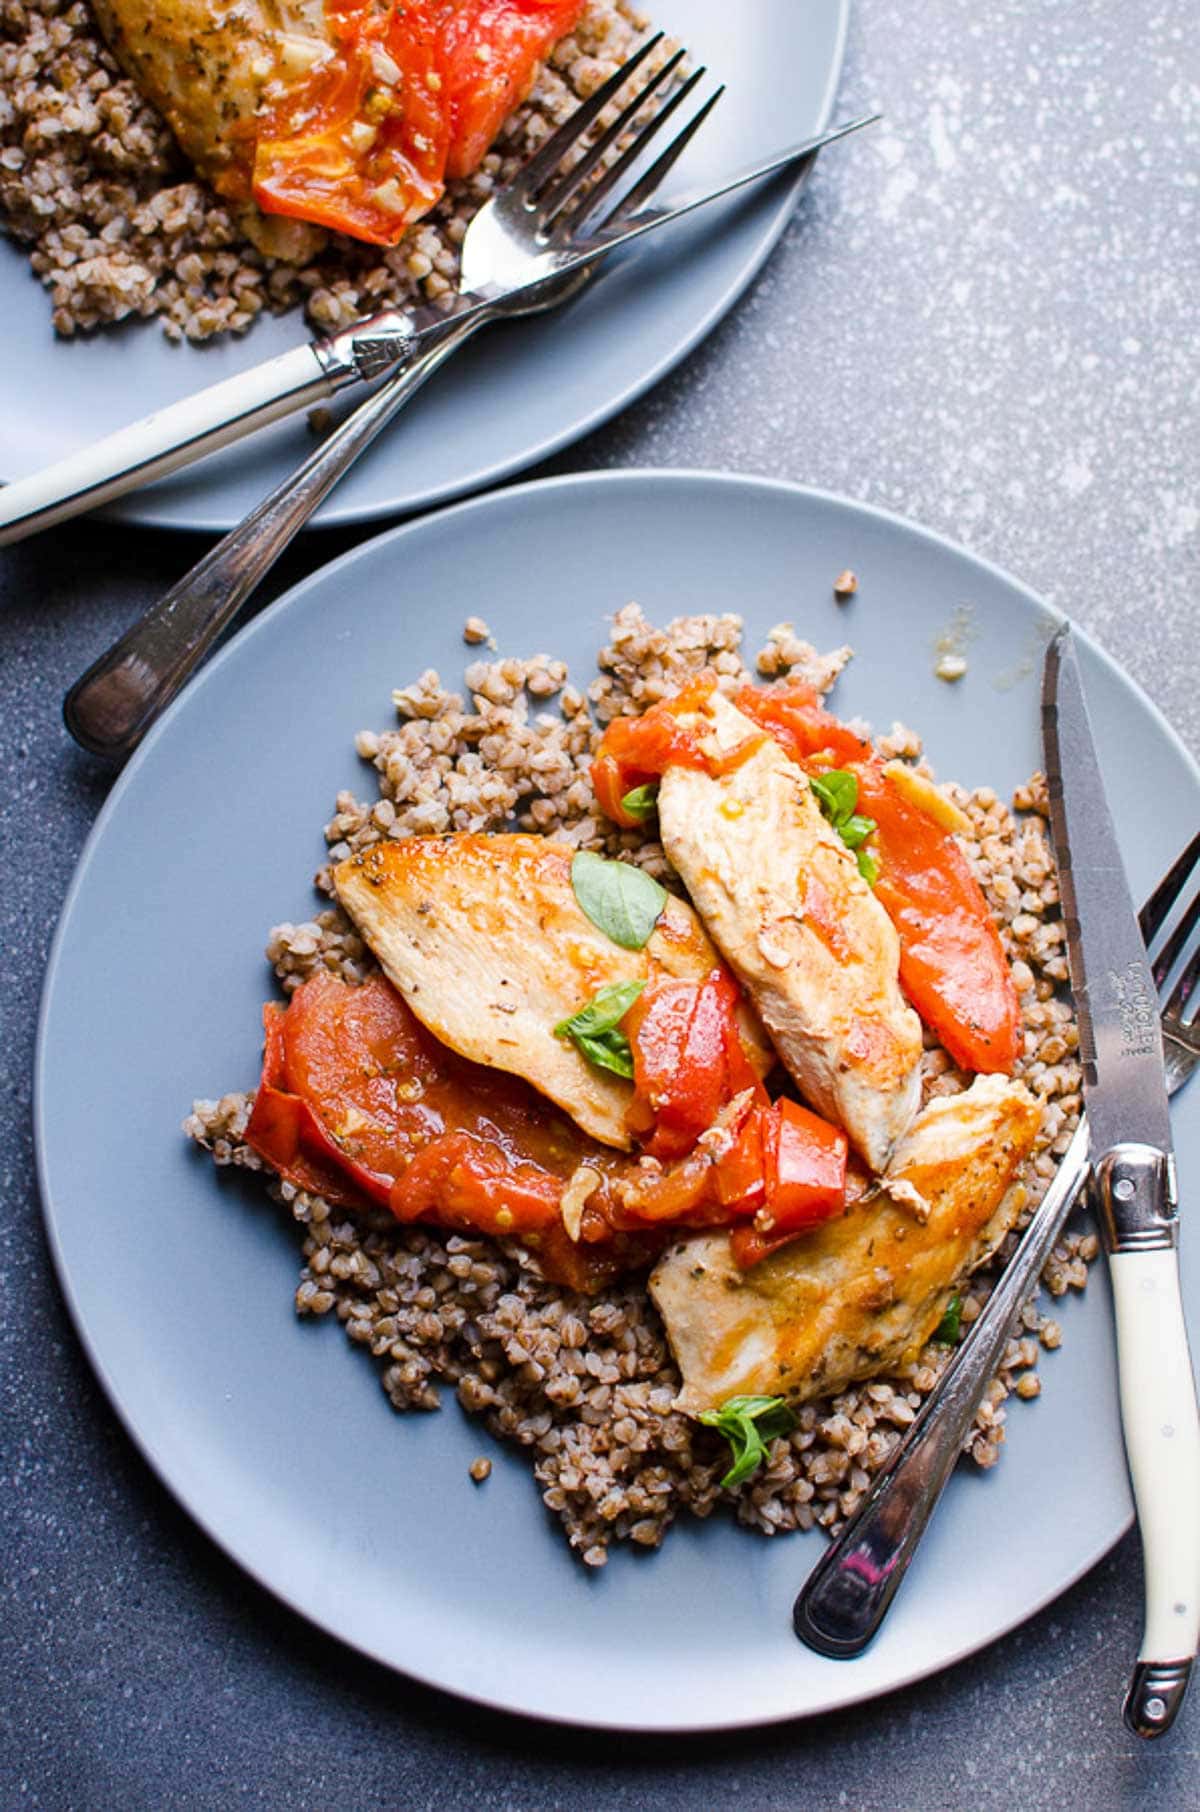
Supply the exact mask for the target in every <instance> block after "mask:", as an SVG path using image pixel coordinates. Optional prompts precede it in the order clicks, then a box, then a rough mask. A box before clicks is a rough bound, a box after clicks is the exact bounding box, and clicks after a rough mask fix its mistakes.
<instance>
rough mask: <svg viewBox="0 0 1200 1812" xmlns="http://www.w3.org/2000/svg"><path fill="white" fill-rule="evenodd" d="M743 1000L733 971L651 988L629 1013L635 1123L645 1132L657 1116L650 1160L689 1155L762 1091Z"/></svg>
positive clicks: (664, 982)
mask: <svg viewBox="0 0 1200 1812" xmlns="http://www.w3.org/2000/svg"><path fill="white" fill-rule="evenodd" d="M740 998H741V995H740V992H739V990H738V986H737V983H736V982H735V981H734V979H733V977H732V976H731V975H730V974H729V971H728V970H727V969H714V970H713V972H712V974H711V975H709V976H707V977H706V978H705V980H704V981H702V982H700V983H696V982H691V981H675V980H671V979H665V978H664V979H661V980H659V981H655V982H652V983H651V984H650V986H649V987H647V988H646V989H645V990H644V991H643V993H642V994H641V995H640V996H639V998H638V999H637V1000H636V1001H635V1002H634V1005H633V1006H632V1008H631V1009H630V1011H629V1014H628V1016H627V1018H626V1020H625V1026H626V1029H627V1031H628V1034H629V1042H630V1046H631V1048H632V1051H633V1076H634V1083H635V1086H636V1089H637V1093H636V1096H635V1098H634V1107H633V1117H634V1118H635V1120H636V1122H637V1123H638V1124H639V1125H641V1124H643V1123H644V1118H645V1114H644V1110H645V1109H646V1108H649V1109H651V1110H652V1111H653V1115H654V1130H653V1132H652V1133H651V1134H650V1136H649V1137H646V1135H645V1133H644V1132H643V1133H642V1134H641V1138H642V1143H643V1145H644V1146H645V1149H646V1150H647V1151H648V1152H650V1153H651V1155H652V1156H653V1157H656V1158H675V1157H680V1156H682V1154H683V1153H684V1152H685V1151H690V1150H691V1148H692V1146H693V1145H694V1144H695V1143H696V1140H697V1139H698V1138H699V1137H700V1134H701V1133H702V1132H706V1131H707V1130H708V1128H709V1127H710V1126H711V1125H712V1124H713V1122H714V1121H715V1120H716V1118H717V1115H718V1113H719V1112H720V1110H721V1108H722V1107H723V1106H724V1105H725V1103H726V1102H727V1101H731V1100H732V1099H733V1097H734V1096H735V1095H737V1094H740V1093H741V1092H742V1090H743V1089H744V1088H750V1087H756V1086H757V1078H756V1077H755V1075H754V1071H753V1070H752V1068H751V1067H750V1063H749V1060H748V1059H747V1057H746V1055H745V1052H744V1050H743V1049H742V1045H741V1038H740V1035H739V1033H738V1028H737V1017H736V1015H737V1007H738V1002H739V1000H740Z"/></svg>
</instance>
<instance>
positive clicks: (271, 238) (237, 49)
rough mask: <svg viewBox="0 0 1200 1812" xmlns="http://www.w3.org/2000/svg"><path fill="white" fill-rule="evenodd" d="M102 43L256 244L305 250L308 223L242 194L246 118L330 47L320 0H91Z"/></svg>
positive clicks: (249, 129)
mask: <svg viewBox="0 0 1200 1812" xmlns="http://www.w3.org/2000/svg"><path fill="white" fill-rule="evenodd" d="M95 12H96V17H97V19H98V20H99V22H100V29H101V31H102V32H103V33H104V36H105V38H106V40H107V41H108V45H109V48H110V50H112V52H113V54H114V55H115V56H116V58H117V61H118V62H119V63H120V64H121V65H122V67H123V68H124V69H126V70H127V71H128V72H129V74H130V75H131V76H132V77H133V79H134V81H135V82H136V83H137V85H138V88H139V89H140V90H141V92H142V94H144V95H145V96H146V98H147V100H150V101H152V102H153V103H154V105H155V106H156V107H157V108H158V110H159V112H160V113H161V114H162V115H163V117H164V118H165V120H166V122H167V124H168V125H169V126H170V128H171V130H172V132H173V133H174V134H175V137H176V138H177V139H178V140H179V143H180V146H181V147H182V149H183V150H184V152H185V153H186V155H187V156H188V158H189V159H190V160H191V162H192V163H193V164H194V165H195V167H196V169H197V170H198V171H199V173H200V175H201V176H205V177H207V178H208V180H209V181H210V182H211V183H212V184H213V186H214V188H216V189H217V190H218V191H219V193H220V194H222V195H223V196H225V198H226V199H227V200H230V201H232V202H234V203H235V204H240V205H241V209H242V212H241V213H240V214H239V219H240V222H241V224H242V226H243V227H244V228H245V230H246V231H247V233H248V234H249V236H250V237H251V238H252V239H253V240H254V242H255V244H256V245H258V246H259V248H260V250H262V251H264V252H267V253H269V254H273V255H275V256H278V257H283V258H288V259H294V260H297V261H298V260H300V259H303V258H307V257H310V256H311V255H312V254H313V252H315V251H316V250H317V249H318V248H319V247H320V245H321V244H322V243H323V241H324V234H322V233H321V232H319V231H318V230H317V229H316V228H315V227H312V226H308V225H305V224H303V223H301V222H300V221H296V220H284V219H279V218H269V217H267V216H265V215H262V214H260V213H259V211H258V209H257V208H255V207H254V206H253V204H252V202H251V200H250V184H251V167H252V164H253V158H254V122H255V120H256V118H257V117H258V114H259V112H260V110H261V108H262V107H263V104H264V98H265V97H266V95H267V94H268V93H270V92H275V91H277V90H283V89H286V88H287V87H289V86H290V85H291V84H293V83H295V82H296V81H297V80H298V79H299V78H302V77H303V76H305V75H306V74H308V72H310V71H311V70H313V69H315V68H318V67H319V66H321V65H322V64H324V63H327V62H329V61H330V60H331V59H332V58H333V57H334V56H335V55H336V51H335V48H334V37H333V32H332V28H331V23H330V21H329V20H328V19H327V18H326V14H325V7H324V5H323V3H322V0H95Z"/></svg>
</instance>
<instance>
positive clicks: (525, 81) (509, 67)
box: [440, 0, 585, 176]
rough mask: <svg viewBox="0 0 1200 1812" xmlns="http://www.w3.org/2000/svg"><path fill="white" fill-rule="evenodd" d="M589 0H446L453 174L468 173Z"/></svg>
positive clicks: (444, 48) (443, 53)
mask: <svg viewBox="0 0 1200 1812" xmlns="http://www.w3.org/2000/svg"><path fill="white" fill-rule="evenodd" d="M584 5H585V0H443V4H442V5H441V7H440V15H441V16H440V35H441V44H440V59H441V68H442V74H443V78H444V80H445V84H446V95H447V99H448V102H449V112H450V146H449V152H448V155H447V160H446V174H447V176H467V175H469V174H470V172H471V171H472V170H474V169H476V168H477V167H478V165H479V164H480V162H481V161H482V159H483V156H484V153H485V152H486V151H487V150H488V147H489V146H490V145H491V143H492V140H493V139H494V138H495V136H496V134H497V133H498V132H499V130H500V128H501V126H502V125H503V124H504V122H505V120H506V119H507V118H508V116H509V114H510V113H511V112H512V111H513V109H514V108H515V107H518V106H519V105H520V104H521V102H522V101H523V100H524V99H525V98H526V96H527V95H528V93H529V91H530V89H531V88H532V87H533V84H534V82H535V81H536V79H537V73H538V70H539V68H540V67H541V65H542V63H543V61H544V60H545V58H546V57H547V56H548V55H549V53H550V51H551V50H553V48H554V46H555V45H556V44H557V43H558V40H559V39H560V38H564V37H565V36H566V35H567V33H568V32H569V31H572V30H573V29H574V27H575V26H576V25H577V24H578V22H579V19H580V16H581V14H582V13H583V10H584Z"/></svg>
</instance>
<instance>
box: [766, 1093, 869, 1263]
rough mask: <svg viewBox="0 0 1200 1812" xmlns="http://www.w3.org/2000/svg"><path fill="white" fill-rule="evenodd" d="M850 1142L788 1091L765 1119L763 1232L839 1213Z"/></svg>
mask: <svg viewBox="0 0 1200 1812" xmlns="http://www.w3.org/2000/svg"><path fill="white" fill-rule="evenodd" d="M849 1149H850V1148H849V1143H848V1141H847V1138H846V1135H845V1133H844V1132H842V1130H841V1129H840V1127H837V1126H831V1125H830V1124H829V1122H828V1120H822V1119H820V1118H819V1117H818V1116H817V1115H816V1114H813V1113H810V1112H809V1110H808V1108H806V1107H801V1106H800V1105H799V1103H798V1102H796V1101H791V1100H789V1099H788V1098H787V1097H786V1096H784V1097H782V1098H781V1099H780V1100H778V1101H776V1102H775V1104H774V1106H773V1107H772V1108H771V1110H770V1112H769V1113H768V1114H766V1115H764V1119H763V1174H764V1182H765V1187H766V1206H765V1207H764V1209H763V1210H762V1212H761V1213H760V1214H759V1215H757V1216H756V1217H755V1224H756V1226H757V1227H758V1230H759V1232H760V1233H764V1234H771V1235H772V1236H774V1235H776V1234H781V1233H808V1232H810V1231H811V1230H812V1228H814V1227H819V1226H820V1225H821V1223H822V1222H823V1221H827V1220H830V1219H831V1218H832V1217H833V1216H834V1215H835V1214H840V1213H841V1212H842V1209H843V1208H844V1206H845V1202H846V1160H847V1157H848V1155H849Z"/></svg>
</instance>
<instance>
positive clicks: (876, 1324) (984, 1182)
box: [650, 1076, 1041, 1415]
mask: <svg viewBox="0 0 1200 1812" xmlns="http://www.w3.org/2000/svg"><path fill="white" fill-rule="evenodd" d="M1040 1120H1041V1108H1040V1105H1039V1103H1038V1102H1037V1101H1036V1100H1035V1099H1034V1097H1033V1096H1032V1095H1031V1094H1030V1093H1029V1091H1028V1090H1027V1089H1026V1088H1025V1087H1024V1086H1023V1084H1021V1083H1019V1082H1010V1081H1009V1080H1008V1079H1007V1078H1005V1077H1002V1076H980V1077H978V1078H977V1080H976V1081H975V1082H974V1083H972V1085H971V1087H970V1088H969V1089H968V1090H967V1091H966V1092H965V1093H964V1094H961V1095H942V1096H938V1097H935V1099H933V1100H932V1101H930V1102H929V1103H928V1104H927V1106H926V1107H925V1108H923V1109H922V1111H921V1113H920V1114H919V1116H918V1117H917V1119H916V1120H915V1121H914V1122H913V1125H912V1126H911V1128H910V1129H909V1131H908V1133H907V1134H906V1135H905V1137H904V1138H903V1139H902V1141H901V1142H900V1144H899V1145H898V1146H897V1148H896V1153H895V1157H894V1160H893V1163H892V1167H891V1169H890V1170H889V1172H888V1174H887V1176H886V1177H884V1178H883V1179H882V1181H881V1185H880V1188H881V1191H882V1193H878V1194H867V1195H864V1196H862V1197H860V1199H859V1200H858V1201H856V1202H855V1203H853V1204H852V1205H851V1206H850V1207H849V1208H848V1209H847V1211H846V1213H845V1214H844V1215H841V1216H839V1217H838V1218H837V1219H836V1220H831V1221H827V1222H826V1223H825V1225H824V1226H822V1227H820V1228H818V1229H817V1230H816V1231H814V1232H812V1233H808V1234H805V1235H804V1236H803V1237H802V1238H800V1239H797V1240H795V1241H793V1242H792V1244H791V1245H789V1246H785V1247H784V1248H783V1249H782V1251H780V1252H777V1253H776V1254H775V1255H774V1257H772V1258H767V1259H764V1260H763V1261H762V1262H761V1264H757V1265H754V1266H752V1267H751V1269H749V1270H747V1271H742V1270H740V1269H739V1268H738V1266H737V1265H736V1264H735V1263H734V1260H733V1257H732V1255H731V1253H730V1247H729V1236H728V1234H726V1233H711V1234H702V1235H700V1236H699V1237H697V1238H695V1239H690V1240H686V1241H684V1242H682V1243H681V1244H679V1245H677V1246H673V1247H672V1248H671V1249H670V1251H668V1252H667V1253H665V1254H664V1256H663V1257H662V1258H661V1259H660V1260H659V1263H658V1265H657V1266H656V1267H655V1269H654V1271H653V1273H652V1274H651V1277H650V1294H651V1295H652V1296H653V1298H654V1301H655V1302H656V1303H657V1305H658V1309H659V1312H660V1314H661V1315H662V1318H663V1320H664V1322H665V1323H666V1327H667V1334H668V1336H669V1338H670V1341H671V1346H672V1349H673V1350H674V1353H675V1357H676V1359H677V1361H678V1363H679V1369H680V1371H681V1372H682V1373H683V1390H682V1392H681V1393H680V1396H679V1399H678V1406H679V1408H681V1409H684V1410H686V1411H687V1412H688V1413H689V1414H691V1415H697V1414H699V1412H700V1411H701V1410H705V1409H716V1408H718V1407H719V1406H720V1405H721V1404H722V1403H724V1402H726V1401H727V1400H728V1399H729V1398H730V1397H737V1396H742V1395H758V1394H760V1393H761V1394H762V1395H765V1396H784V1397H788V1398H790V1399H791V1400H793V1401H795V1402H803V1401H804V1400H805V1399H807V1398H809V1397H818V1396H825V1395H827V1394H829V1393H830V1392H831V1391H837V1390H841V1389H843V1388H844V1387H845V1386H846V1385H847V1384H850V1383H852V1382H853V1381H854V1380H855V1379H856V1378H870V1377H873V1376H875V1375H876V1374H877V1373H879V1372H885V1371H887V1370H889V1369H890V1368H891V1367H893V1366H896V1365H899V1364H901V1363H903V1362H904V1361H905V1360H907V1359H910V1358H912V1357H913V1356H914V1355H915V1354H916V1353H918V1352H919V1351H920V1349H921V1348H922V1346H924V1344H925V1342H926V1341H927V1340H928V1339H929V1337H930V1335H931V1334H932V1333H933V1331H934V1329H935V1328H936V1326H937V1324H938V1321H939V1320H940V1318H941V1316H942V1314H943V1313H944V1310H945V1307H946V1302H947V1299H948V1295H949V1292H950V1290H951V1289H952V1287H953V1286H954V1285H955V1284H956V1283H958V1282H959V1281H960V1280H961V1279H962V1278H963V1277H965V1276H966V1274H967V1273H968V1272H969V1271H972V1270H974V1269H975V1267H976V1266H977V1265H980V1264H982V1263H983V1261H984V1259H986V1258H987V1257H988V1256H989V1254H990V1253H992V1252H993V1251H994V1250H995V1248H996V1246H997V1245H998V1244H999V1242H1000V1241H1001V1239H1003V1237H1004V1235H1005V1233H1006V1232H1007V1231H1008V1229H1009V1228H1010V1227H1011V1226H1012V1223H1013V1221H1014V1219H1015V1218H1016V1216H1017V1214H1018V1213H1019V1211H1020V1209H1021V1207H1022V1205H1023V1203H1024V1200H1025V1191H1024V1189H1023V1187H1022V1186H1021V1185H1020V1184H1018V1183H1017V1182H1016V1180H1015V1179H1016V1176H1017V1173H1018V1171H1019V1169H1020V1166H1021V1164H1022V1162H1023V1161H1024V1159H1025V1158H1026V1157H1027V1156H1028V1154H1029V1151H1030V1149H1031V1148H1032V1145H1033V1141H1034V1138H1035V1136H1036V1134H1037V1129H1038V1125H1039V1122H1040Z"/></svg>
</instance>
